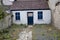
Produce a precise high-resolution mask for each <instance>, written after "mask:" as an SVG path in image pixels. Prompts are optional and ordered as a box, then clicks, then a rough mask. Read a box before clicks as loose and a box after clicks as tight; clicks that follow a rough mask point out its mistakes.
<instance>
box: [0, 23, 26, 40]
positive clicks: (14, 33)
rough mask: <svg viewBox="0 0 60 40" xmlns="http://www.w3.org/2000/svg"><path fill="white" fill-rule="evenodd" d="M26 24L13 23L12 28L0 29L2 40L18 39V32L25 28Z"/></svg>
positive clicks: (0, 39) (0, 38)
mask: <svg viewBox="0 0 60 40" xmlns="http://www.w3.org/2000/svg"><path fill="white" fill-rule="evenodd" d="M25 26H26V25H16V24H14V25H12V26H11V27H10V28H7V29H4V30H1V31H0V40H16V39H18V38H19V36H18V34H19V33H20V32H21V31H22V30H23V28H25Z"/></svg>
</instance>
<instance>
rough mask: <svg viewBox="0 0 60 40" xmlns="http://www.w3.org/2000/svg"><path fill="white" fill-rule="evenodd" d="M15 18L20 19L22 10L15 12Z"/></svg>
mask: <svg viewBox="0 0 60 40" xmlns="http://www.w3.org/2000/svg"><path fill="white" fill-rule="evenodd" d="M15 19H16V20H20V12H16V13H15Z"/></svg>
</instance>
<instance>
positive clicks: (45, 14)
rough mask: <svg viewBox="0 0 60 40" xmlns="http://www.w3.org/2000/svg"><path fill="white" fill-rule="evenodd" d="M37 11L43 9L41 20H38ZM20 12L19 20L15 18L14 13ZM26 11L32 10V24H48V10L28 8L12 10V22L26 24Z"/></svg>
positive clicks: (49, 12) (49, 20) (49, 17)
mask: <svg viewBox="0 0 60 40" xmlns="http://www.w3.org/2000/svg"><path fill="white" fill-rule="evenodd" d="M38 11H43V20H38ZM16 12H20V18H21V19H20V21H16V20H15V13H16ZM27 12H33V20H34V24H49V23H50V22H51V11H50V10H28V11H12V13H13V15H14V16H13V23H15V24H27Z"/></svg>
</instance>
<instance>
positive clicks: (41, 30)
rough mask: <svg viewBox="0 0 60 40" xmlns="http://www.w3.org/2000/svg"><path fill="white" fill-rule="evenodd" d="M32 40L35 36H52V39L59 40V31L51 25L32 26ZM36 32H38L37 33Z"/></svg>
mask: <svg viewBox="0 0 60 40" xmlns="http://www.w3.org/2000/svg"><path fill="white" fill-rule="evenodd" d="M32 31H33V34H32V35H33V40H36V36H37V35H40V36H41V35H42V36H47V37H49V36H53V37H54V38H56V37H57V38H58V40H60V30H59V29H57V28H56V27H54V26H52V25H42V24H41V25H34V26H33V29H32ZM37 31H38V32H37Z"/></svg>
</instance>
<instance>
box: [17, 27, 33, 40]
mask: <svg viewBox="0 0 60 40" xmlns="http://www.w3.org/2000/svg"><path fill="white" fill-rule="evenodd" d="M17 40H32V31H31V27H28V28H26V29H23V31H22V32H20V34H19V39H17Z"/></svg>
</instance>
